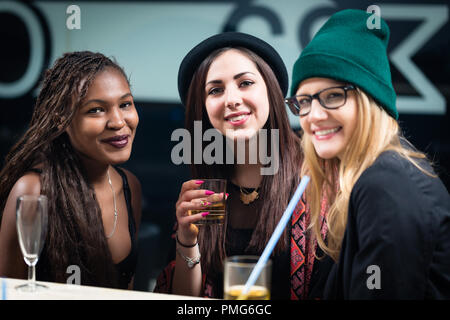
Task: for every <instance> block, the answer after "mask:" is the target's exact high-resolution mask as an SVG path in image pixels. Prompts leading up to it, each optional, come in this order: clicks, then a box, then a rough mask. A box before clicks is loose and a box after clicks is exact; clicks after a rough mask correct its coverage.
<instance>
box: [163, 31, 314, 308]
mask: <svg viewBox="0 0 450 320" xmlns="http://www.w3.org/2000/svg"><path fill="white" fill-rule="evenodd" d="M287 85H288V80H287V72H286V68H285V66H284V63H283V61H282V60H281V58H280V56H279V55H278V53H277V52H276V51H275V50H274V49H273V48H272V47H271V46H270V45H268V44H267V43H265V42H264V41H262V40H260V39H258V38H255V37H253V36H250V35H247V34H243V33H234V32H233V33H223V34H219V35H216V36H213V37H211V38H208V39H206V40H205V41H203V42H201V43H200V44H199V45H197V46H196V47H195V48H193V49H192V50H191V51H190V52H189V53H188V54H187V56H186V57H185V58H184V60H183V62H182V64H181V66H180V70H179V77H178V89H179V92H180V97H181V100H182V102H183V104H184V105H185V106H186V122H185V124H186V128H187V129H188V130H189V132H190V133H191V135H192V136H194V121H201V122H202V130H203V132H204V131H205V130H207V129H210V128H215V129H217V130H218V131H220V133H221V134H222V135H223V137H224V139H225V140H227V141H228V142H230V141H231V142H232V144H233V143H234V142H235V141H236V140H237V139H240V138H242V139H244V140H245V139H246V140H247V141H248V140H249V139H250V138H252V137H253V136H254V135H255V134H256V133H257V132H258V131H259V130H260V129H267V130H268V131H270V130H273V129H277V130H278V132H279V136H278V137H277V138H273V136H271V135H270V133H269V134H267V136H268V137H269V142H268V143H267V144H268V145H270V144H271V143H272V146H273V143H274V142H275V143H276V144H278V146H279V148H278V149H277V150H275V149H272V151H273V152H272V156H273V155H274V153H276V152H277V151H279V154H277V155H275V156H277V158H278V160H279V166H278V167H277V168H276V170H274V172H273V173H272V174H267V175H263V174H261V172H262V171H261V169H263V168H264V167H263V165H262V164H261V163H260V162H258V163H256V164H251V163H250V162H249V161H248V158H247V161H246V162H245V163H244V164H236V161H235V162H234V163H235V164H228V165H225V164H224V165H221V164H212V165H206V164H193V165H191V169H192V170H191V171H192V175H193V177H194V178H195V179H201V178H225V179H227V181H228V185H227V192H229V197H228V200H227V208H226V210H227V214H226V219H225V222H224V224H222V225H208V226H202V227H200V228H197V226H195V225H194V224H193V222H195V221H198V220H199V219H202V215H203V216H204V215H206V214H208V212H204V213H203V214H197V215H189V213H188V210H190V209H191V210H192V209H199V210H201V209H202V205H201V203H200V202H199V201H198V198H199V197H201V196H203V194H200V191H199V190H201V189H202V188H201V184H202V181H199V180H190V181H187V182H185V183H184V184H183V186H182V188H181V192H180V196H179V200H178V202H177V205H176V208H177V210H176V215H177V222H178V230H177V241H176V245H177V256H176V260H175V261H174V262H172V263H171V265H169V267H168V268H166V269H165V271H164V272H163V273H162V274H161V276H160V277H159V279H158V283H157V286H156V288H155V291H157V292H173V293H177V294H184V295H196V296H199V295H203V296H209V297H215V298H221V297H222V295H223V287H222V286H223V264H224V260H225V258H226V257H227V256H232V255H242V254H247V255H248V254H253V255H260V254H261V253H262V251H263V250H264V248H265V246H266V244H267V242H268V240H269V238H270V237H271V235H272V233H273V231H274V229H275V227H276V225H277V223H278V221H279V219H280V218H281V215H282V214H283V211H284V210H285V208H286V206H287V204H288V201H289V200H290V198H291V196H292V195H293V192H294V191H295V188H296V187H297V185H298V183H299V176H300V175H299V168H300V164H301V160H302V159H301V152H300V151H301V150H300V144H299V139H298V137H297V136H296V135H295V134H294V132H293V131H292V130H291V128H290V125H289V122H288V118H287V114H286V110H285V105H284V103H283V96H285V94H286V91H287ZM203 132H202V134H203ZM271 139H272V140H273V139H277V141H270V140H271ZM246 147H247V148H246V151H247V155H248V152H249V148H248V144H246ZM192 154H193V153H192ZM235 160H236V159H235ZM224 163H225V161H224ZM304 222H305V206H304V204H303V203H302V202H300V203H299V204H298V206H297V208H296V210H295V212H294V218H293V220H292V230H294V231H293V232H292V233H291V232H290V231H291V228H286V231H285V232H284V234H283V235H282V237H281V239H280V241H279V242H278V244H277V246H276V248H275V250H274V253H273V256H272V257H271V258H272V261H273V265H272V271H273V272H272V287H271V297H272V298H274V299H289V298H306V297H307V296H306V291H305V290H304V288H305V287H306V286H305V285H304V284H303V283H305V281H304V279H306V278H308V280H309V276H306V275H305V274H306V273H307V272H309V275H310V271H311V269H312V263H310V264H307V263H306V260H308V259H307V258H308V257H305V252H306V251H305V250H304V249H305V248H304V246H305V242H306V241H305V239H304V234H303V231H304ZM197 243H198V245H196V244H197ZM298 243H302V244H300V245H299V244H298ZM187 258H189V259H191V261H195V262H197V261H199V262H200V263H198V264H195V263H187V262H189V261H187V260H188V259H187ZM185 260H186V261H185ZM308 261H310V262H311V261H312V260H311V259H310V260H308Z"/></svg>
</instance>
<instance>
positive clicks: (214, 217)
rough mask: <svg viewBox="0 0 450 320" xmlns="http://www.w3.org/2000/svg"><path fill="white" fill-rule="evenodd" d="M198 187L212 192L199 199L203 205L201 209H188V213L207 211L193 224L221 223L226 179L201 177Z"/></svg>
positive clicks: (223, 213) (223, 216) (223, 214)
mask: <svg viewBox="0 0 450 320" xmlns="http://www.w3.org/2000/svg"><path fill="white" fill-rule="evenodd" d="M201 180H202V181H203V183H202V184H201V186H200V188H201V189H205V190H207V191H211V192H213V194H209V195H206V196H205V197H204V198H202V199H199V200H200V201H201V202H202V203H204V206H203V208H202V209H201V210H189V214H190V215H193V214H197V213H201V212H206V211H207V212H209V214H208V215H207V216H205V217H204V218H203V219H201V220H199V221H197V222H195V223H194V224H195V225H198V226H200V225H205V224H222V223H223V222H224V218H225V200H226V197H225V193H226V192H227V180H225V179H201Z"/></svg>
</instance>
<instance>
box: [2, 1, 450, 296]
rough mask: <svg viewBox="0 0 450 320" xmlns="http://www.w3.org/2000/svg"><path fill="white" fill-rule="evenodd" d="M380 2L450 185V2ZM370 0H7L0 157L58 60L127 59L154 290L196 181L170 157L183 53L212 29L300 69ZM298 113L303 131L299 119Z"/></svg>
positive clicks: (142, 270)
mask: <svg viewBox="0 0 450 320" xmlns="http://www.w3.org/2000/svg"><path fill="white" fill-rule="evenodd" d="M377 3H378V5H379V6H380V9H381V12H380V14H381V16H382V17H383V18H385V19H386V20H387V22H388V24H389V26H390V28H391V42H390V45H389V49H388V51H389V54H390V59H391V67H392V78H393V82H394V87H395V89H396V91H397V93H398V96H399V111H400V118H399V122H400V124H401V126H402V128H403V130H404V132H405V135H406V136H407V137H408V138H409V139H410V141H411V142H412V143H413V144H415V145H416V146H417V147H418V148H419V149H420V150H422V151H425V152H426V153H427V154H428V156H429V157H430V158H431V159H432V160H433V161H434V163H435V165H436V170H437V172H438V173H439V175H440V177H441V179H442V180H443V181H444V183H445V185H446V187H447V189H449V188H450V134H449V133H450V129H449V124H450V122H449V112H448V108H449V106H450V80H449V78H450V77H449V75H450V40H449V34H450V24H449V14H448V11H449V3H448V2H447V1H378V2H377ZM71 4H76V5H78V6H79V8H80V9H81V29H75V30H71V29H68V28H67V26H66V22H67V19H68V18H69V17H70V16H71V14H68V13H67V12H66V8H67V7H68V6H69V5H71ZM371 4H372V3H370V2H369V1H339V0H336V1H307V0H292V1H287V0H285V1H264V0H261V1H165V2H156V1H134V2H131V3H129V2H127V1H115V2H109V1H97V2H88V1H77V2H70V3H69V2H64V1H52V2H46V1H33V2H27V3H26V4H25V3H22V2H7V1H2V2H0V41H1V42H0V43H1V49H2V50H0V158H1V159H2V162H3V159H4V156H5V155H6V153H7V152H8V150H9V148H10V147H11V146H12V144H13V143H14V142H15V141H17V139H18V138H19V137H20V135H21V134H22V133H23V132H24V130H25V128H26V126H27V124H28V122H29V120H30V116H31V112H32V108H33V105H34V102H35V98H36V95H37V92H38V90H39V79H40V76H39V75H40V74H42V72H43V71H44V70H45V69H46V68H48V67H49V66H50V65H51V64H52V63H53V61H54V59H55V58H57V57H58V56H60V55H61V54H62V53H63V52H66V51H74V50H85V49H88V50H93V51H100V52H103V53H105V54H107V55H111V56H114V57H115V58H117V60H118V62H119V64H121V65H122V66H124V68H125V70H126V71H127V72H128V73H129V74H131V84H132V90H133V93H134V95H135V97H136V99H135V100H136V101H135V102H136V105H137V107H138V113H139V116H140V125H139V128H138V132H137V136H136V139H135V143H134V149H133V154H132V157H131V159H130V160H129V161H128V162H127V163H126V164H124V167H126V168H128V169H130V170H131V171H132V172H134V173H135V174H136V176H138V177H139V179H140V181H141V184H142V188H143V216H142V227H141V230H140V234H139V241H140V255H139V265H138V271H137V274H136V289H137V290H152V289H153V286H154V279H155V277H156V276H157V274H158V273H159V272H160V271H161V269H162V268H163V267H164V265H165V264H166V262H167V258H168V252H169V242H170V241H171V240H170V233H171V230H172V226H173V223H174V221H175V220H174V212H175V210H174V208H175V202H176V200H177V198H178V193H179V189H180V186H181V183H182V182H183V181H185V180H188V179H189V168H188V167H187V166H183V165H181V166H177V165H175V164H173V162H172V160H171V158H170V154H171V149H172V147H173V146H174V145H175V144H176V142H172V141H171V139H170V137H171V134H172V132H173V131H174V130H175V129H177V128H181V127H183V118H184V109H183V107H182V106H181V105H180V103H179V98H178V96H177V89H176V76H177V70H178V66H179V64H180V62H181V59H182V58H183V56H184V55H185V54H186V53H187V51H188V50H189V49H191V48H192V47H193V46H194V45H195V44H197V43H198V42H199V41H201V40H203V39H204V38H206V37H207V36H209V35H212V34H215V33H217V32H221V31H232V30H236V31H243V32H248V33H252V34H254V35H256V36H259V37H261V38H263V39H265V40H266V41H268V42H269V43H271V44H272V45H273V46H274V47H275V48H276V49H277V50H279V52H280V54H281V55H282V57H283V58H284V59H285V62H286V65H287V67H288V69H289V72H291V69H292V65H293V63H294V61H295V59H296V58H297V57H298V55H299V53H300V51H301V49H302V48H303V47H304V46H305V45H306V44H307V43H308V41H309V40H310V39H311V37H312V35H313V34H314V32H315V31H316V30H317V29H318V28H319V27H320V25H321V23H323V22H324V21H325V19H326V18H327V17H329V16H330V15H331V14H332V13H334V12H336V11H338V10H341V9H344V8H358V9H363V10H366V9H367V7H368V6H370V5H371ZM433 23H434V24H433ZM30 28H32V29H30ZM30 30H31V31H30ZM33 30H34V31H33ZM99 30H100V31H99ZM27 73H29V74H28V75H27ZM33 74H34V77H33ZM290 120H291V125H292V127H293V128H294V129H298V121H297V119H295V118H293V117H291V119H290Z"/></svg>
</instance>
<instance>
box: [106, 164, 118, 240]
mask: <svg viewBox="0 0 450 320" xmlns="http://www.w3.org/2000/svg"><path fill="white" fill-rule="evenodd" d="M106 175H107V176H108V183H109V186H110V187H111V191H112V194H113V202H114V226H113V230H112V232H111V234H110V235H109V236H106V238H108V239H109V238H111V237H112V236H113V235H114V232H115V231H116V226H117V205H116V193H115V192H114V188H113V185H112V182H111V178H110V176H109V169H108V171H106Z"/></svg>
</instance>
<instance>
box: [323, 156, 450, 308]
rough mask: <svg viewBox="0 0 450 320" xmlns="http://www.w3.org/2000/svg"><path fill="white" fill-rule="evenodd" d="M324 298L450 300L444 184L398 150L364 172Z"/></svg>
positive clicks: (448, 205) (449, 215)
mask: <svg viewBox="0 0 450 320" xmlns="http://www.w3.org/2000/svg"><path fill="white" fill-rule="evenodd" d="M419 163H420V165H421V166H422V167H424V168H425V169H427V170H428V171H430V172H432V169H431V168H430V166H429V165H428V164H427V163H426V162H425V161H420V162H419ZM325 298H327V299H450V196H449V193H448V191H447V189H446V188H445V186H444V185H443V183H442V182H441V180H440V179H439V178H433V177H430V176H428V175H426V174H424V173H422V172H421V171H420V170H419V169H417V168H416V167H415V166H414V165H413V164H412V163H411V162H410V161H408V160H406V159H404V158H402V157H401V156H400V155H398V154H397V153H395V152H393V151H387V152H384V153H383V154H381V155H380V156H379V157H378V159H377V160H376V161H375V162H374V164H373V165H372V166H371V167H369V168H367V170H365V171H364V172H363V174H362V175H361V177H360V178H359V179H358V181H357V182H356V184H355V186H354V188H353V190H352V192H351V195H350V201H349V209H348V222H347V229H346V231H345V235H344V238H343V242H342V249H341V253H340V256H339V263H338V264H335V265H334V266H333V268H332V270H331V273H330V276H329V277H328V280H327V284H326V288H325Z"/></svg>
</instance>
